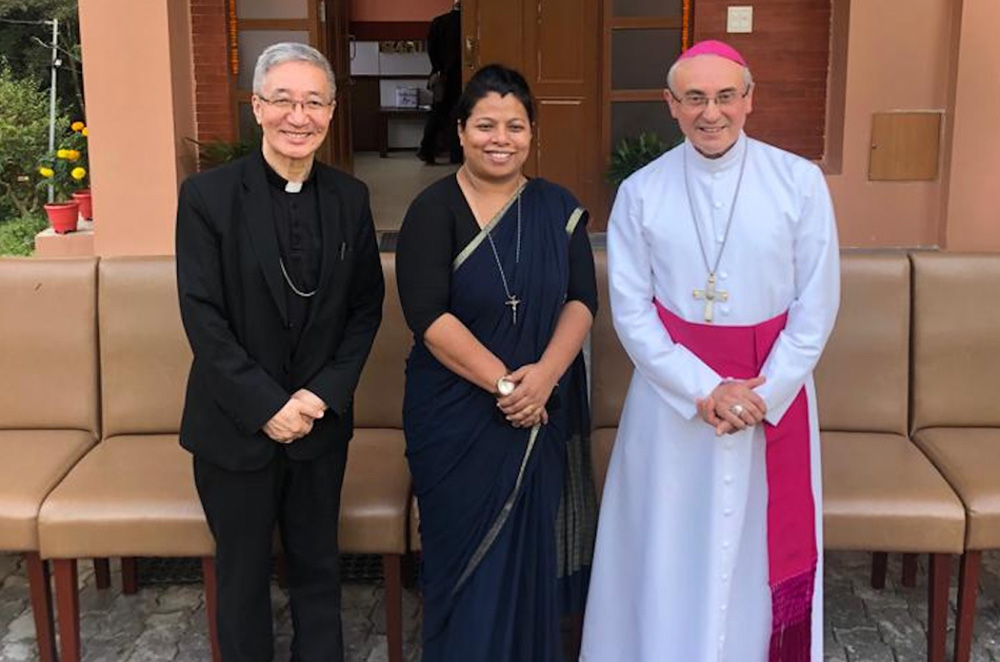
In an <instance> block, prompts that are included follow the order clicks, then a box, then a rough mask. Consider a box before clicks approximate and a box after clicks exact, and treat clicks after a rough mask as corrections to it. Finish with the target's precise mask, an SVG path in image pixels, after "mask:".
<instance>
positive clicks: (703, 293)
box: [682, 141, 750, 324]
mask: <svg viewBox="0 0 1000 662" xmlns="http://www.w3.org/2000/svg"><path fill="white" fill-rule="evenodd" d="M682 149H683V152H682V154H683V155H684V188H685V191H686V193H687V199H688V207H690V209H691V222H692V223H694V234H695V236H696V237H698V248H700V249H701V259H702V262H704V264H705V271H707V272H708V280H706V281H705V289H703V290H698V289H695V290H693V291H692V295H693V296H694V298H695V300H696V301H704V302H705V314H704V317H705V321H706V322H708V323H709V324H711V323H712V322H714V321H715V302H716V301H723V302H724V301H729V292H726V291H725V290H720V289H718V288H717V286H716V280H715V273H716V271H718V270H719V263H720V262H722V253H723V251H725V250H726V245H727V244H728V243H729V229H730V228H731V227H732V225H733V212H734V211H736V199H737V198H738V197H739V195H740V187H741V186H742V184H743V171H744V170H745V169H746V165H747V153H748V152H749V151H750V142H749V141H747V143H746V145H745V146H744V148H743V159H742V160H741V161H740V174H739V177H737V179H736V190H735V191H733V201H732V203H731V204H730V206H729V218H728V219H727V220H726V232H725V235H724V236H723V238H722V245H721V246H719V252H718V253H717V254H716V256H715V264H711V265H710V264H709V262H708V252H707V251H706V250H705V242H704V241H703V240H702V238H701V228H700V227H699V225H698V214H697V212H696V211H695V207H694V196H693V195H691V181H690V177H689V176H688V165H687V148H686V147H684V148H682Z"/></svg>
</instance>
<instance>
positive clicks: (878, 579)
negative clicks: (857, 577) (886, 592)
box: [872, 552, 889, 589]
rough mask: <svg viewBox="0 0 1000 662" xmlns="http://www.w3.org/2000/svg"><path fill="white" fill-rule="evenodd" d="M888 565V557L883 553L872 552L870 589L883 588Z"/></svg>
mask: <svg viewBox="0 0 1000 662" xmlns="http://www.w3.org/2000/svg"><path fill="white" fill-rule="evenodd" d="M888 565H889V555H888V554H887V553H885V552H872V588H875V589H883V588H885V570H886V567H887V566H888Z"/></svg>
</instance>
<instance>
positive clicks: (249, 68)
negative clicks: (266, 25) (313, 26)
mask: <svg viewBox="0 0 1000 662" xmlns="http://www.w3.org/2000/svg"><path fill="white" fill-rule="evenodd" d="M280 41H297V42H299V43H303V44H308V43H309V33H308V32H306V31H305V30H240V36H239V44H240V49H239V50H240V73H239V75H238V76H237V77H236V87H238V88H239V89H241V90H250V89H253V68H254V65H256V64H257V58H258V57H260V54H261V53H263V52H264V49H265V48H267V47H268V46H270V45H271V44H276V43H278V42H280Z"/></svg>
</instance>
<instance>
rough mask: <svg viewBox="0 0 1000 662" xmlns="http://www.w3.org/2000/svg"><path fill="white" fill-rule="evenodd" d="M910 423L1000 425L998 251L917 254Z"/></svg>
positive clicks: (916, 426)
mask: <svg viewBox="0 0 1000 662" xmlns="http://www.w3.org/2000/svg"><path fill="white" fill-rule="evenodd" d="M911 260H912V261H913V429H914V430H919V429H921V428H937V427H991V426H993V427H1000V407H998V406H997V402H996V391H995V384H996V382H997V380H998V378H1000V351H997V348H998V341H1000V308H998V307H997V306H995V305H992V301H991V294H992V293H993V292H995V291H996V290H997V288H998V287H1000V256H998V255H996V254H976V255H972V254H965V255H963V254H961V253H923V252H921V253H914V254H913V255H911Z"/></svg>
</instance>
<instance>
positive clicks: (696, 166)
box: [684, 131, 749, 173]
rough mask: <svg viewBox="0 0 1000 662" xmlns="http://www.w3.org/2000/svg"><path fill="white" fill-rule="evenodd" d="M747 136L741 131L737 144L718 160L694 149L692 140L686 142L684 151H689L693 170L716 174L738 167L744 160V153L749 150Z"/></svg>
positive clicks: (689, 161) (689, 160) (689, 159)
mask: <svg viewBox="0 0 1000 662" xmlns="http://www.w3.org/2000/svg"><path fill="white" fill-rule="evenodd" d="M748 140H749V138H747V136H746V134H745V133H743V132H742V131H740V135H739V137H738V138H737V139H736V143H735V144H733V146H732V147H731V148H730V149H729V151H727V152H726V153H725V154H723V155H722V156H720V157H719V158H717V159H710V158H708V157H707V156H705V155H704V154H702V153H701V152H699V151H698V150H696V149H695V148H694V145H693V144H691V141H690V140H685V141H684V149H686V150H688V163H690V164H691V167H692V169H693V170H697V171H700V172H705V173H716V172H721V171H723V170H728V169H729V168H734V167H737V166H738V165H739V164H740V161H742V159H743V152H744V150H746V148H747V141H748Z"/></svg>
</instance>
